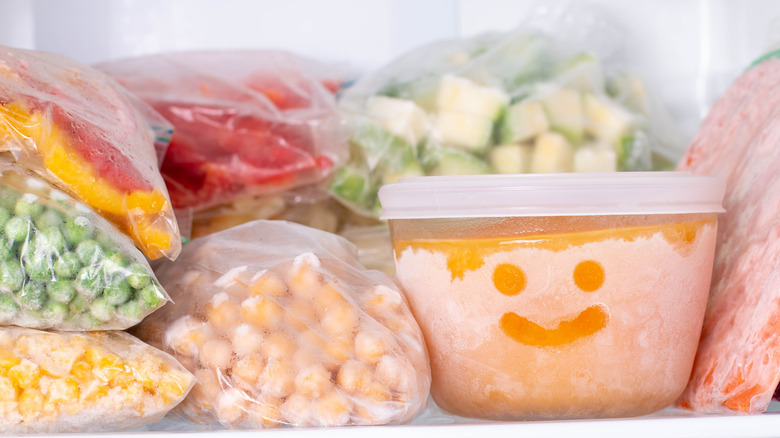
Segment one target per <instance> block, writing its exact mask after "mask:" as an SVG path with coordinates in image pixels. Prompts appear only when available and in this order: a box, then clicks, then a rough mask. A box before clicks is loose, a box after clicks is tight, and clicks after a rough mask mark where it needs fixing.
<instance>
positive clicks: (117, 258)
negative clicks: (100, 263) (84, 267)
mask: <svg viewBox="0 0 780 438" xmlns="http://www.w3.org/2000/svg"><path fill="white" fill-rule="evenodd" d="M106 261H108V262H110V263H112V264H113V265H114V266H116V267H119V268H125V267H127V265H128V264H130V260H129V259H128V258H127V256H125V255H124V254H122V253H121V252H117V251H111V252H108V253H106Z"/></svg>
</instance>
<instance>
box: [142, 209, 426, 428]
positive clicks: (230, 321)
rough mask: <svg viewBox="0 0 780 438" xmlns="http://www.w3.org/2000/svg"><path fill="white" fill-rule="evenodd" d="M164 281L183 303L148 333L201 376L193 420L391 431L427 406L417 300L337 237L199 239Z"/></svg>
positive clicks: (190, 410) (159, 317) (296, 233)
mask: <svg viewBox="0 0 780 438" xmlns="http://www.w3.org/2000/svg"><path fill="white" fill-rule="evenodd" d="M158 276H159V278H160V279H161V281H162V284H163V285H164V286H165V287H166V289H168V290H169V291H170V293H171V294H172V295H173V297H174V299H175V301H176V304H170V305H168V306H165V307H164V308H163V309H161V310H160V311H158V312H156V313H154V314H152V315H151V316H150V317H149V318H147V319H146V320H144V322H143V323H141V324H140V325H139V326H138V328H137V329H136V333H137V334H138V336H139V337H140V338H141V339H144V340H146V341H148V342H150V343H151V344H152V345H155V346H159V347H160V348H162V349H163V350H165V351H169V352H171V354H173V355H174V357H176V358H177V359H178V360H179V361H180V362H181V363H182V364H183V365H184V366H185V367H187V368H188V369H189V370H191V371H193V372H194V374H195V376H196V378H197V379H198V384H197V385H196V387H195V388H194V389H193V392H192V393H191V394H190V395H189V396H188V397H187V399H186V400H185V401H184V403H183V404H182V405H181V410H182V411H183V413H184V414H185V415H186V416H187V417H189V418H191V419H193V420H194V421H196V422H200V423H213V422H215V421H218V422H219V423H221V424H223V425H225V426H228V427H250V428H260V427H275V426H279V425H291V426H341V425H349V424H355V425H360V424H363V425H367V424H388V423H401V422H406V421H409V420H411V419H412V418H414V417H415V416H417V415H418V414H419V413H421V412H422V410H423V409H424V408H425V405H426V401H427V398H428V391H429V388H430V382H431V376H430V366H429V363H428V357H427V352H426V350H425V345H424V342H423V338H422V334H421V332H420V329H419V327H418V326H417V323H416V322H415V321H414V319H413V317H412V315H411V313H410V311H409V308H408V306H407V303H406V300H405V298H404V297H403V295H402V294H401V292H400V291H399V290H398V288H397V286H396V285H395V284H394V283H393V282H392V281H391V280H390V279H389V278H388V277H387V276H386V275H385V274H382V273H380V272H378V271H367V270H365V269H364V268H362V266H360V264H359V263H358V262H357V260H356V254H355V248H354V247H353V246H352V245H351V244H349V243H348V242H346V241H345V240H343V239H342V238H340V237H338V236H336V235H333V234H329V233H325V232H323V231H319V230H315V229H312V228H307V227H304V226H302V225H297V224H292V223H288V222H278V221H256V222H250V223H248V224H245V225H242V226H239V227H235V228H231V229H229V230H226V231H223V232H220V233H217V234H213V235H211V236H208V237H204V238H201V239H196V240H194V241H192V242H191V243H189V244H187V245H186V246H185V248H184V252H183V253H182V256H181V257H180V259H179V260H177V261H176V263H174V264H166V265H165V266H163V267H161V268H160V269H159V270H158Z"/></svg>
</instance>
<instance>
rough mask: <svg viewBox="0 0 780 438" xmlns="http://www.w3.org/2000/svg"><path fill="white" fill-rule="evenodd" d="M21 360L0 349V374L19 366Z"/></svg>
mask: <svg viewBox="0 0 780 438" xmlns="http://www.w3.org/2000/svg"><path fill="white" fill-rule="evenodd" d="M21 362H22V359H20V358H19V356H17V355H15V354H14V353H12V352H11V351H9V350H7V349H5V348H3V347H0V372H5V371H8V370H9V369H10V368H11V367H13V366H16V365H19V364H20V363H21Z"/></svg>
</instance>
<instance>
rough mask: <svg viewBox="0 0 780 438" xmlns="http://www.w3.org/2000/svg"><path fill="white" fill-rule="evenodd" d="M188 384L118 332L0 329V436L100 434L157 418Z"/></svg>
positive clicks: (164, 357) (174, 368)
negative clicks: (56, 433)
mask: <svg viewBox="0 0 780 438" xmlns="http://www.w3.org/2000/svg"><path fill="white" fill-rule="evenodd" d="M193 383H194V378H193V376H192V374H190V373H189V372H188V371H187V370H185V369H184V368H183V367H182V366H181V365H179V364H178V363H177V362H176V361H175V360H174V359H173V358H172V357H171V356H169V355H168V354H165V353H163V352H161V351H158V350H156V349H154V348H152V347H150V346H148V345H146V344H144V343H142V342H141V341H139V340H138V339H135V338H134V337H132V336H130V335H128V334H127V333H124V332H119V331H117V332H89V333H60V332H44V331H39V330H33V329H28V328H20V327H0V430H2V432H3V433H4V434H17V433H52V432H103V431H116V430H122V429H130V428H135V427H139V426H142V425H145V424H148V423H153V422H155V421H157V420H159V419H161V418H162V417H163V416H164V415H165V414H166V413H167V412H168V411H170V410H171V409H172V408H173V407H174V406H176V405H177V404H178V403H179V402H180V401H181V400H182V399H183V398H184V397H185V396H186V395H187V392H188V391H189V390H190V388H191V387H192V385H193Z"/></svg>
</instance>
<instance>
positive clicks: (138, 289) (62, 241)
mask: <svg viewBox="0 0 780 438" xmlns="http://www.w3.org/2000/svg"><path fill="white" fill-rule="evenodd" d="M168 299H169V298H168V295H167V294H166V293H165V291H164V290H163V289H162V288H161V287H160V285H159V284H158V283H157V280H156V279H155V278H154V273H153V272H152V270H151V268H150V267H149V264H148V263H147V262H146V259H145V258H144V256H143V255H142V254H141V252H140V251H139V250H138V249H137V248H136V247H135V246H134V245H133V243H132V241H131V240H130V239H129V238H128V237H127V236H126V235H124V234H122V233H121V232H120V231H119V230H118V229H117V228H116V227H115V226H114V225H112V224H111V223H109V222H108V221H106V220H105V219H103V218H102V217H100V216H99V215H97V214H95V213H94V212H93V211H92V210H90V209H89V208H87V207H86V206H84V204H81V203H80V202H77V201H75V200H74V199H73V198H71V197H70V196H68V195H66V194H65V193H63V192H61V191H60V190H58V189H57V188H55V187H53V186H50V185H49V184H48V183H46V182H45V181H44V180H43V179H41V178H40V177H39V176H37V175H36V174H34V173H32V172H30V171H25V170H22V169H20V168H19V167H18V166H15V165H14V164H12V163H10V162H8V161H6V160H4V159H2V158H0V325H7V324H11V325H17V326H24V327H32V328H42V329H49V328H50V329H56V330H76V331H80V330H120V329H126V328H128V327H131V326H133V325H135V324H137V323H138V322H139V321H141V319H143V317H144V316H146V315H148V314H149V313H151V312H153V311H154V310H155V309H157V308H159V307H161V306H162V305H163V304H165V302H166V301H167V300H168Z"/></svg>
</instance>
